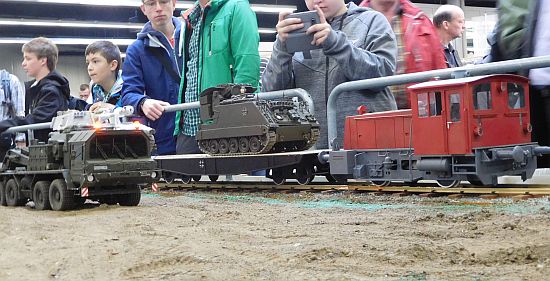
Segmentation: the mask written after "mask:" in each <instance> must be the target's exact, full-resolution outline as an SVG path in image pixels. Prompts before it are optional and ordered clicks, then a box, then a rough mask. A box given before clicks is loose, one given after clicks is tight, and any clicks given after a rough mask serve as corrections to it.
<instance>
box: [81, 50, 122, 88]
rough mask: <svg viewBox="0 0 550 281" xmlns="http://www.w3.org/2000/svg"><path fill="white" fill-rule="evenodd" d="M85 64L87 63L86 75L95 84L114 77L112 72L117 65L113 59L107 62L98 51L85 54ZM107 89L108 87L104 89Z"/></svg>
mask: <svg viewBox="0 0 550 281" xmlns="http://www.w3.org/2000/svg"><path fill="white" fill-rule="evenodd" d="M86 64H87V65H88V75H90V78H91V79H92V81H93V82H94V83H96V84H103V83H104V82H105V81H107V80H108V79H115V77H116V75H115V74H114V72H115V71H116V68H117V66H118V62H117V61H116V60H113V61H112V62H107V59H105V57H103V55H101V54H100V53H92V54H88V55H87V56H86ZM105 90H107V91H109V90H110V89H105Z"/></svg>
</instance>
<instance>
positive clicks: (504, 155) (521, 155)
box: [496, 146, 550, 163]
mask: <svg viewBox="0 0 550 281" xmlns="http://www.w3.org/2000/svg"><path fill="white" fill-rule="evenodd" d="M535 149H536V148H535ZM549 152H550V151H549ZM527 154H529V151H528V150H524V149H523V148H521V147H520V146H515V147H514V149H512V150H498V151H496V157H497V158H498V159H502V160H505V159H513V160H514V162H517V163H523V162H525V159H526V158H527Z"/></svg>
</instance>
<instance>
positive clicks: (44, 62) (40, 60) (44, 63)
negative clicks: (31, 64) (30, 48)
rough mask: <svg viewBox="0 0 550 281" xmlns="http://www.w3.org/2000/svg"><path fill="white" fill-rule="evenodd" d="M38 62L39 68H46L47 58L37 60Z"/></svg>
mask: <svg viewBox="0 0 550 281" xmlns="http://www.w3.org/2000/svg"><path fill="white" fill-rule="evenodd" d="M38 61H39V62H40V65H41V66H45V65H46V66H47V65H48V58H46V57H43V58H39V59H38Z"/></svg>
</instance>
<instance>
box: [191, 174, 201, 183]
mask: <svg viewBox="0 0 550 281" xmlns="http://www.w3.org/2000/svg"><path fill="white" fill-rule="evenodd" d="M191 178H192V179H193V181H194V182H199V181H201V176H200V175H196V176H191Z"/></svg>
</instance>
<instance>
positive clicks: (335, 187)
mask: <svg viewBox="0 0 550 281" xmlns="http://www.w3.org/2000/svg"><path fill="white" fill-rule="evenodd" d="M158 188H159V191H161V192H162V191H169V190H172V191H174V190H176V191H185V190H219V191H231V190H238V191H281V192H284V191H311V192H319V191H356V192H376V193H382V194H386V193H388V194H389V193H398V194H402V195H406V194H420V195H424V196H430V195H433V196H436V195H441V196H444V195H453V194H459V195H460V194H462V195H492V196H497V197H498V196H518V195H519V196H545V195H550V184H504V185H499V186H497V187H487V186H483V187H477V186H472V185H467V184H465V185H463V186H461V187H455V188H442V187H437V186H436V184H435V183H420V184H418V185H417V186H404V185H403V186H376V185H372V184H370V183H368V182H352V183H348V184H330V183H326V182H318V183H317V182H314V183H313V184H308V185H300V184H298V183H295V184H294V183H285V184H283V185H275V184H273V182H250V181H226V182H208V181H200V182H191V183H188V184H185V183H182V182H175V183H158Z"/></svg>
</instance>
